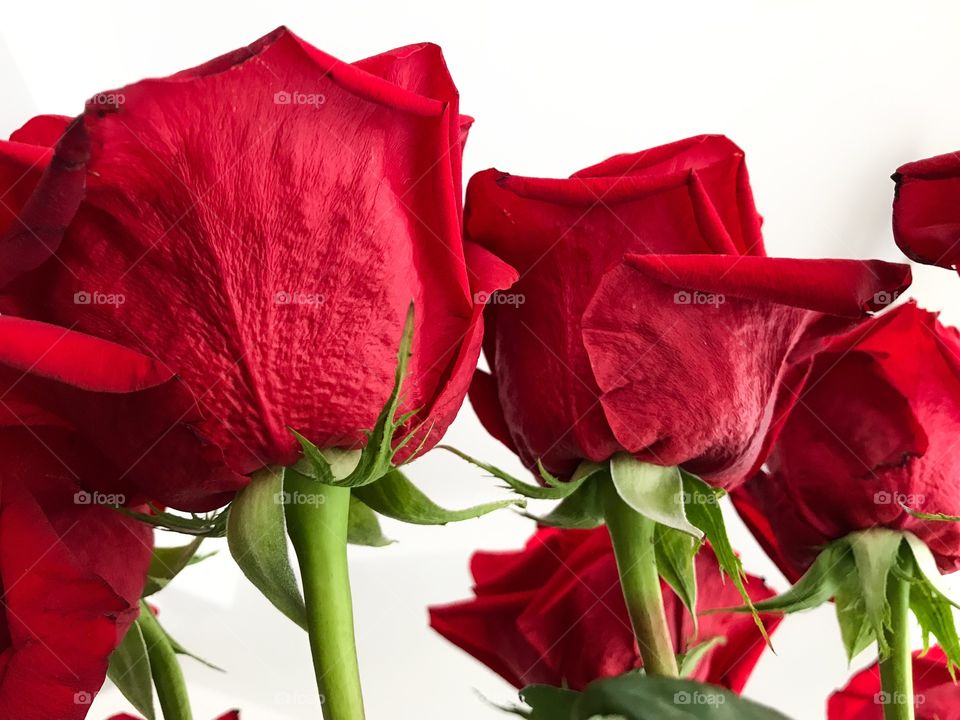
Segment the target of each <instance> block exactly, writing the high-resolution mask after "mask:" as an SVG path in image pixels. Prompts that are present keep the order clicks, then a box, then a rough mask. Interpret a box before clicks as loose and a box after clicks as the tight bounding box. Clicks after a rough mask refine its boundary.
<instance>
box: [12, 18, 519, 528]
mask: <svg viewBox="0 0 960 720" xmlns="http://www.w3.org/2000/svg"><path fill="white" fill-rule="evenodd" d="M468 125H469V119H468V118H463V117H461V116H460V115H459V113H458V95H457V90H456V87H455V86H454V84H453V81H452V79H451V78H450V75H449V73H448V72H447V69H446V66H445V64H444V61H443V57H442V55H441V53H440V50H439V48H437V47H436V46H433V45H427V44H424V45H415V46H410V47H405V48H400V49H397V50H393V51H390V52H387V53H384V54H382V55H378V56H375V57H372V58H368V59H366V60H362V61H360V62H357V63H354V64H348V63H344V62H341V61H339V60H337V59H335V58H333V57H330V56H329V55H327V54H325V53H323V52H321V51H320V50H317V49H316V48H314V47H312V46H310V45H308V44H307V43H305V42H304V41H302V40H300V39H299V38H298V37H297V36H295V35H294V34H292V33H291V32H289V31H288V30H286V29H284V28H281V29H279V30H276V31H274V32H272V33H270V34H269V35H267V36H266V37H264V38H262V39H260V40H258V41H256V42H254V43H252V44H251V45H249V46H247V47H244V48H242V49H240V50H237V51H235V52H232V53H228V54H227V55H224V56H222V57H219V58H217V59H215V60H212V61H210V62H208V63H205V64H204V65H201V66H199V67H196V68H193V69H190V70H185V71H183V72H180V73H177V74H176V75H173V76H171V77H168V78H162V79H153V80H145V81H142V82H139V83H135V84H133V85H130V86H127V87H124V88H121V89H118V90H112V91H106V92H103V93H99V94H97V95H96V96H94V97H93V98H92V99H91V101H90V102H89V103H88V105H87V108H86V111H85V112H84V113H83V114H82V115H81V116H80V117H79V118H77V119H75V120H74V121H68V120H67V119H65V118H54V117H42V118H36V119H34V120H33V121H31V122H30V123H28V124H27V125H26V126H24V127H23V128H22V129H21V130H19V131H18V132H16V133H14V135H13V136H12V138H11V141H10V142H8V143H3V144H2V147H0V193H3V194H4V196H5V200H4V209H5V213H6V216H0V294H2V298H0V310H2V311H3V312H5V313H7V314H12V315H18V316H21V317H26V318H30V319H34V320H38V321H42V322H44V323H49V324H51V325H55V326H57V327H58V328H63V331H64V332H71V333H83V334H85V335H89V336H92V337H95V338H100V339H102V340H107V341H110V342H111V343H113V345H109V346H104V347H103V348H101V351H100V352H99V353H98V354H97V355H96V356H94V357H83V358H77V361H78V362H85V363H92V364H95V365H96V366H97V367H100V368H110V367H112V365H113V363H114V357H113V356H112V355H111V354H110V353H109V352H107V351H106V349H105V348H108V347H109V348H119V350H118V351H122V350H123V349H127V350H133V351H136V352H138V353H140V354H142V355H144V356H146V357H148V358H150V359H153V360H155V361H156V362H157V363H158V364H159V366H160V367H161V368H164V369H165V370H166V371H167V379H166V380H165V381H164V382H167V384H168V385H176V386H179V389H178V390H177V391H176V392H177V393H179V394H180V396H181V397H182V396H183V394H184V393H186V394H187V396H188V397H189V399H190V400H191V403H192V406H193V407H192V409H189V410H188V411H187V410H185V412H184V413H183V414H184V417H183V418H182V420H180V421H179V422H177V423H175V424H173V425H171V424H169V423H167V424H166V425H165V426H164V425H163V423H160V422H158V421H157V420H156V417H160V416H162V417H164V418H166V417H167V416H168V415H169V412H168V410H169V402H168V401H167V399H166V396H167V395H168V394H169V393H168V391H167V390H164V391H160V390H158V391H157V392H156V393H155V395H157V396H158V397H157V398H156V400H157V402H156V403H155V404H151V403H149V402H148V403H144V404H143V407H141V413H142V415H141V417H142V418H143V420H142V421H143V422H144V423H146V424H148V425H151V426H153V428H154V430H156V432H155V433H153V437H152V438H144V437H140V438H138V443H139V444H138V445H137V447H136V448H131V447H128V446H126V445H125V444H124V442H123V441H122V440H117V441H113V442H111V441H110V440H109V436H110V435H111V434H115V435H123V434H124V433H126V432H127V431H126V429H124V428H122V427H119V426H117V425H116V424H112V425H108V426H107V428H106V432H104V431H103V428H100V429H92V430H91V433H92V434H94V435H97V436H98V437H97V438H94V440H99V441H102V440H103V437H101V436H106V437H107V439H106V441H105V442H103V444H102V445H101V446H99V449H100V450H101V451H103V452H104V453H105V454H107V455H108V456H110V457H112V458H115V457H117V456H122V460H121V459H118V460H117V464H120V465H123V464H124V462H126V461H128V460H129V456H131V455H133V456H135V457H136V456H137V453H135V452H134V449H137V450H139V451H140V453H139V455H140V456H143V459H142V460H141V461H140V462H141V464H144V465H147V464H149V465H152V466H153V467H154V468H155V471H156V472H155V474H156V476H157V480H156V482H152V483H151V484H150V485H151V487H150V490H151V496H152V498H153V499H155V500H158V501H160V502H163V503H166V504H169V505H172V506H174V507H177V508H181V509H188V510H203V509H210V508H212V507H216V506H218V505H222V504H223V503H224V502H225V501H226V500H228V499H229V497H230V494H231V493H232V492H233V491H235V490H236V489H237V488H239V487H242V485H243V484H244V483H245V481H246V480H245V477H244V476H245V475H246V474H248V473H250V472H252V471H255V470H257V469H259V468H262V467H264V466H267V465H272V464H279V465H289V464H292V463H293V462H295V461H296V460H297V458H298V455H299V445H298V444H297V442H296V440H295V439H294V437H293V436H292V435H291V433H290V432H289V428H293V429H295V430H297V431H299V432H301V433H302V434H303V435H305V436H306V437H307V438H308V439H309V440H310V441H312V442H313V443H314V444H316V445H318V446H321V447H332V446H339V447H353V446H357V445H360V444H362V443H363V442H365V437H366V436H365V435H364V431H365V430H368V429H370V428H371V427H372V426H373V425H374V422H375V420H376V418H377V415H378V414H379V412H380V411H381V409H382V407H383V406H384V404H385V403H386V400H387V398H388V396H389V394H390V391H391V388H392V386H393V385H394V375H395V370H396V366H397V351H398V348H399V345H400V341H401V336H402V333H403V328H404V323H405V319H406V316H407V312H408V308H409V306H410V304H411V302H412V303H413V307H414V313H415V328H414V339H413V353H412V356H411V358H410V366H409V376H408V377H407V378H406V381H405V385H404V392H403V406H402V408H401V411H407V410H414V409H416V410H419V413H418V414H417V416H416V417H415V418H413V419H412V420H411V421H410V423H409V424H408V426H407V427H406V428H404V429H403V431H402V432H401V435H402V436H405V435H406V434H408V433H409V432H410V431H411V429H412V428H414V427H417V428H419V429H420V431H419V433H418V437H417V438H415V441H414V442H411V443H409V444H408V446H407V447H406V449H405V453H406V454H409V452H411V451H412V450H413V449H414V448H415V447H417V446H418V445H419V444H420V442H421V441H422V440H424V439H426V443H425V447H429V446H430V445H432V444H433V443H435V442H436V441H437V440H438V439H439V438H440V437H441V436H442V435H443V432H444V430H445V429H446V427H447V425H448V424H449V423H450V422H451V420H452V419H453V417H454V415H455V414H456V411H457V409H458V408H459V406H460V404H461V402H462V400H463V397H464V395H465V394H466V389H467V386H468V384H469V381H470V377H471V374H472V372H473V370H474V368H475V365H476V359H477V356H478V354H479V347H480V342H481V335H482V302H478V299H482V298H484V297H486V296H487V295H488V294H489V293H490V292H491V291H492V290H494V289H496V288H500V287H504V286H506V285H508V284H509V283H510V282H511V281H512V279H513V277H514V273H513V271H512V270H511V269H510V268H509V267H507V266H506V265H504V264H503V263H502V262H500V261H499V260H497V259H496V258H495V257H493V256H492V255H491V254H490V253H489V252H488V251H486V250H484V249H482V248H479V247H477V246H469V247H465V246H464V243H463V239H462V233H461V225H462V211H461V201H460V197H461V174H460V163H461V150H462V144H463V141H464V139H465V134H466V128H467V126H468ZM54 143H56V148H55V149H53V150H51V146H52V145H53V144H54ZM29 340H30V339H29V338H27V339H25V340H24V342H28V341H29ZM15 341H17V340H16V339H15ZM116 372H118V373H119V372H120V371H119V370H117V371H116ZM123 380H125V381H126V384H127V385H129V386H135V387H136V389H137V391H139V390H140V389H141V388H140V387H139V386H140V385H142V384H143V383H141V382H140V380H141V378H122V379H120V378H118V380H117V384H118V385H119V384H121V382H122V381H123ZM75 389H76V390H78V391H79V390H83V389H85V388H83V387H77V388H75ZM73 394H74V395H76V394H77V393H73ZM159 396H162V397H159ZM60 404H61V405H63V403H60ZM98 419H100V420H103V421H104V422H108V423H109V422H110V418H103V417H101V418H98ZM177 428H183V429H182V430H181V429H177ZM168 430H172V431H173V434H174V435H175V436H176V439H172V440H171V439H170V437H169V435H167V434H166V433H167V431H168ZM141 435H142V433H141ZM161 445H163V446H164V448H163V450H162V451H161V449H160V446H161ZM403 457H406V455H404V456H403ZM124 469H126V468H125V467H124V468H122V470H124Z"/></svg>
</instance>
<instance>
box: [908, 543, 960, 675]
mask: <svg viewBox="0 0 960 720" xmlns="http://www.w3.org/2000/svg"><path fill="white" fill-rule="evenodd" d="M904 537H905V539H906V541H907V546H908V547H909V548H910V554H911V558H912V560H913V569H914V572H913V574H912V577H911V583H910V609H911V610H912V611H913V614H914V615H915V616H916V618H917V621H918V622H919V623H920V628H921V630H922V631H923V647H924V650H928V649H929V648H930V636H931V635H933V636H934V637H936V638H937V642H938V643H939V645H940V647H941V648H942V649H943V652H944V654H945V655H946V656H947V669H948V670H949V671H950V676H951V677H953V678H954V679H956V668H957V666H958V665H960V637H958V635H957V625H956V617H955V615H954V612H953V609H954V608H955V607H957V605H956V603H955V602H954V601H953V599H951V598H950V596H949V595H948V594H947V588H946V587H945V584H944V582H943V576H942V575H940V572H939V570H938V569H937V564H936V560H934V558H933V554H932V553H931V552H930V549H929V548H928V547H927V546H926V545H925V544H924V543H923V541H922V540H920V538H918V537H917V536H915V535H913V534H912V533H904Z"/></svg>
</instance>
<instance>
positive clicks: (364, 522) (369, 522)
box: [347, 494, 393, 547]
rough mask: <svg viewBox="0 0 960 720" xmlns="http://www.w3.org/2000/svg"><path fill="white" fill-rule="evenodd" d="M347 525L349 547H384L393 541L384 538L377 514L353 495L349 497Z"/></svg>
mask: <svg viewBox="0 0 960 720" xmlns="http://www.w3.org/2000/svg"><path fill="white" fill-rule="evenodd" d="M348 523H349V525H348V526H347V542H348V543H350V544H351V545H366V546H367V547H385V546H387V545H392V544H393V540H390V539H389V538H387V537H385V536H384V534H383V530H381V529H380V520H379V519H378V518H377V514H376V513H375V512H374V511H373V510H371V509H370V508H369V507H367V506H366V505H364V504H363V503H362V502H361V501H360V499H359V498H357V497H355V496H354V495H353V494H351V496H350V516H349V519H348Z"/></svg>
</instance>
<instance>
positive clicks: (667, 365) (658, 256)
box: [465, 136, 909, 489]
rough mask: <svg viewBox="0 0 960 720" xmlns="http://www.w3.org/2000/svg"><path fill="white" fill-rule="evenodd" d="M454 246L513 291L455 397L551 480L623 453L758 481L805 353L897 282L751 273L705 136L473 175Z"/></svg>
mask: <svg viewBox="0 0 960 720" xmlns="http://www.w3.org/2000/svg"><path fill="white" fill-rule="evenodd" d="M465 215H466V234H467V237H468V239H469V240H471V241H473V242H476V243H478V244H480V245H482V246H483V247H485V248H487V249H489V250H490V251H491V252H493V253H494V254H496V255H498V256H499V257H502V258H503V259H504V260H506V261H507V262H508V263H510V264H511V265H512V266H514V267H515V268H516V269H517V271H518V272H519V274H520V280H519V281H518V282H517V283H516V284H515V285H514V286H513V287H512V288H511V289H510V291H509V293H501V294H500V295H499V296H496V297H495V298H494V300H493V301H491V303H490V305H489V307H488V311H487V321H488V337H487V341H486V342H485V353H486V357H487V361H488V363H489V366H490V368H491V371H492V373H491V374H489V375H488V374H485V373H480V374H478V375H477V376H476V378H475V379H474V381H473V384H472V386H471V392H470V397H471V401H472V403H473V405H474V408H475V409H476V411H477V414H478V415H479V416H480V419H481V421H482V422H483V424H484V425H485V426H486V428H487V429H488V430H489V431H490V432H491V433H492V434H494V435H495V436H497V437H498V438H500V439H501V440H503V441H504V442H506V443H507V444H508V445H509V446H510V447H511V448H513V449H514V450H515V451H516V452H517V453H518V454H519V455H520V457H521V459H522V460H523V461H524V463H525V464H527V465H528V466H533V465H534V464H535V463H536V462H537V461H540V462H542V463H543V465H544V466H545V467H546V469H547V470H549V471H550V472H551V473H554V474H555V475H559V476H562V477H569V476H570V474H571V473H572V472H573V470H574V468H576V467H577V465H578V464H579V463H580V462H581V461H582V460H584V459H586V460H591V461H597V462H600V461H605V460H607V459H608V458H610V457H611V456H613V455H614V454H616V453H618V452H623V451H626V452H628V453H630V454H632V455H633V456H634V457H635V458H636V459H637V460H640V461H642V462H647V463H653V464H656V465H661V466H673V465H682V466H683V467H684V468H685V469H687V470H689V471H690V472H692V473H695V474H697V475H700V476H702V477H703V479H704V480H705V481H707V482H708V483H710V484H712V485H714V486H715V487H719V488H724V489H727V488H731V487H734V486H735V485H737V484H738V483H740V482H741V481H742V480H744V479H745V478H747V477H749V476H750V475H751V474H752V473H753V472H754V471H756V470H757V469H758V468H759V466H760V465H761V464H762V462H763V459H764V455H765V452H766V447H767V445H768V444H769V440H770V438H771V437H772V435H773V433H774V432H775V430H776V425H777V422H778V420H779V419H780V418H782V417H783V413H784V411H785V410H786V409H788V408H789V406H790V404H791V403H792V399H793V392H792V391H793V389H794V388H795V387H796V386H797V384H798V383H799V382H800V380H801V378H802V376H803V374H804V372H805V370H806V360H805V358H806V356H807V355H809V350H810V349H811V348H812V347H814V346H815V345H816V342H815V340H816V338H817V337H819V336H820V335H827V334H830V333H833V332H837V331H838V330H839V329H840V328H844V327H847V326H849V325H850V324H851V323H852V322H855V321H856V320H859V319H860V318H861V317H863V315H864V314H865V313H866V312H867V311H868V310H871V309H875V308H876V307H878V306H879V305H882V304H884V303H883V302H882V301H878V299H877V298H883V297H885V295H884V293H896V292H898V291H899V290H900V289H902V288H903V287H905V286H906V285H907V284H908V282H909V269H908V268H907V267H906V266H903V265H891V264H888V263H883V262H879V261H866V262H859V261H851V260H792V259H783V258H767V257H764V255H763V245H762V242H761V238H760V218H759V216H758V214H757V212H756V209H755V207H754V204H753V199H752V195H751V191H750V185H749V182H748V179H747V171H746V167H745V165H744V160H743V153H742V151H741V150H740V149H739V148H738V147H737V146H736V145H734V144H733V143H731V142H730V141H729V140H727V139H726V138H723V137H719V136H701V137H696V138H690V139H688V140H683V141H680V142H677V143H673V144H671V145H666V146H663V147H659V148H654V149H652V150H647V151H645V152H641V153H637V154H634V155H620V156H616V157H614V158H611V159H609V160H607V161H605V162H603V163H600V164H599V165H596V166H594V167H592V168H588V169H587V170H584V171H581V172H579V173H576V174H575V175H574V176H573V177H571V178H570V179H567V180H545V179H538V178H525V177H516V176H511V175H507V174H505V173H501V172H498V171H496V170H488V171H485V172H482V173H479V174H478V175H476V176H474V177H473V179H472V180H471V181H470V185H469V187H468V190H467V203H466V213H465Z"/></svg>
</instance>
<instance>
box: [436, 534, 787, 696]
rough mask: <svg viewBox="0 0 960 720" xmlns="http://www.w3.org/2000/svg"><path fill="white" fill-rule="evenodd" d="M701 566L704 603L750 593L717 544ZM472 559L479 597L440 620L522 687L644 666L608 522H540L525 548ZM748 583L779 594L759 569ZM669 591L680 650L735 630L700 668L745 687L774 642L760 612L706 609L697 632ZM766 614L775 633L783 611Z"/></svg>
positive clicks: (440, 611)
mask: <svg viewBox="0 0 960 720" xmlns="http://www.w3.org/2000/svg"><path fill="white" fill-rule="evenodd" d="M696 567H697V569H696V573H697V577H698V582H699V586H700V593H699V598H700V600H699V602H698V608H697V609H698V611H699V612H704V611H707V610H712V609H715V608H721V607H724V606H729V605H733V604H737V603H738V602H739V601H740V594H739V593H738V591H737V589H736V588H735V587H734V586H733V584H732V583H730V582H724V581H723V579H722V578H721V575H720V568H719V566H718V565H717V561H716V559H715V558H714V556H713V552H712V551H711V550H709V547H707V548H706V549H704V550H703V551H701V552H700V553H699V554H698V555H697V559H696ZM470 568H471V572H472V573H473V577H474V582H475V584H474V593H475V594H476V598H474V599H473V600H468V601H465V602H460V603H456V604H453V605H447V606H441V607H432V608H431V609H430V624H431V626H432V627H433V629H434V630H436V631H437V632H439V633H440V634H441V635H443V636H444V637H445V638H447V639H448V640H450V641H451V642H452V643H454V644H455V645H457V646H458V647H460V648H462V649H463V650H465V651H466V652H468V653H470V654H471V655H473V656H474V657H475V658H477V659H478V660H480V661H481V662H482V663H484V664H485V665H487V666H488V667H489V668H490V669H492V670H493V671H495V672H496V673H498V674H499V675H500V676H502V677H503V678H504V679H505V680H507V681H508V682H510V683H512V684H513V685H515V686H516V687H520V688H522V687H524V686H526V685H530V684H534V683H545V684H549V685H555V686H565V687H570V688H573V689H575V690H579V689H582V688H583V687H584V686H586V685H587V684H588V683H590V682H591V681H593V680H596V679H598V678H602V677H609V676H613V675H621V674H623V673H626V672H628V671H630V670H633V669H634V668H636V667H639V666H640V664H641V661H640V655H639V651H638V649H637V644H636V640H634V636H633V631H632V629H631V627H630V618H629V616H628V614H627V608H626V606H625V604H624V600H623V593H622V592H620V591H619V579H618V574H617V565H616V560H615V558H614V554H613V548H612V547H611V544H610V537H609V535H608V534H607V532H606V530H605V529H604V528H595V529H593V530H558V529H554V528H550V529H544V530H540V531H539V532H537V534H536V535H534V536H533V537H532V538H531V539H530V541H529V542H528V543H527V546H526V548H524V549H523V550H520V551H516V552H499V553H486V552H478V553H475V554H474V556H473V557H472V559H471V563H470ZM746 585H747V589H748V592H749V593H750V595H751V597H752V598H753V599H755V600H762V599H764V598H768V597H771V596H772V595H773V593H772V592H771V591H770V589H769V588H767V587H766V586H765V585H764V584H763V581H762V580H761V579H760V578H756V577H749V578H748V580H747V582H746ZM663 590H664V593H665V598H664V601H665V605H666V610H667V617H668V618H670V619H671V627H670V631H671V636H672V640H673V642H674V647H675V649H676V651H677V653H681V652H685V651H686V650H687V649H689V647H690V646H691V645H693V644H694V643H700V642H705V641H709V640H711V639H713V638H721V637H722V638H726V640H725V641H724V642H723V643H722V644H721V643H718V644H717V645H716V646H714V647H713V648H712V649H710V650H709V651H708V652H707V653H706V654H705V655H704V657H703V658H702V659H701V660H700V661H699V663H698V664H697V666H696V671H695V672H694V673H693V677H694V678H696V679H698V680H702V681H704V682H709V683H714V684H717V685H723V686H724V687H727V688H730V689H731V690H733V691H735V692H740V691H741V690H742V689H743V686H744V685H745V684H746V682H747V679H748V678H749V677H750V673H751V672H752V670H753V668H754V666H755V665H756V663H757V661H758V660H759V658H760V655H761V654H762V653H763V650H764V647H765V641H764V638H763V637H762V636H761V634H760V632H759V630H758V629H757V626H756V625H755V624H754V621H753V619H752V618H750V617H749V616H747V615H740V614H733V613H714V614H707V615H703V616H702V617H701V618H700V619H699V635H697V634H696V633H695V632H694V623H693V619H692V618H691V617H690V614H689V613H687V612H686V610H685V608H684V606H683V603H682V602H681V601H680V600H679V599H678V598H677V596H676V595H674V594H673V593H672V592H670V591H669V588H668V587H667V585H666V584H664V585H663ZM763 618H764V621H765V624H766V627H767V630H768V631H769V632H772V631H773V630H774V629H775V628H776V626H777V625H778V624H779V622H780V616H779V615H775V614H768V615H764V616H763ZM688 641H689V642H688Z"/></svg>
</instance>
